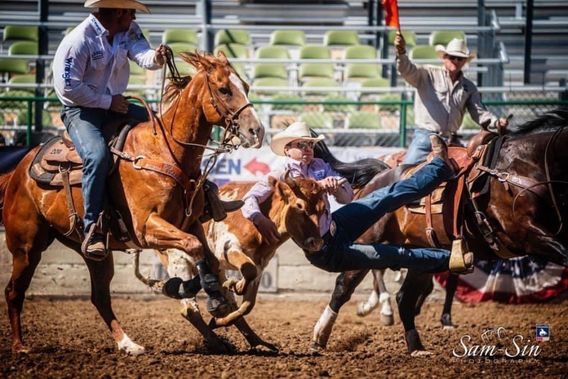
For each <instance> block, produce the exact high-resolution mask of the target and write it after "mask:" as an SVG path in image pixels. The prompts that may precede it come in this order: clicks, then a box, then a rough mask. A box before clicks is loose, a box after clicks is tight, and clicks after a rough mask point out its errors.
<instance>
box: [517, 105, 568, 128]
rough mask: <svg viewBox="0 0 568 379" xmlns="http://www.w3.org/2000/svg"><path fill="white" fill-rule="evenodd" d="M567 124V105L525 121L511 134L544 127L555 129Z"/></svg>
mask: <svg viewBox="0 0 568 379" xmlns="http://www.w3.org/2000/svg"><path fill="white" fill-rule="evenodd" d="M566 126H568V107H560V108H557V109H554V110H552V111H549V112H546V113H545V114H543V115H541V116H539V117H537V118H535V119H534V120H531V121H528V122H525V123H524V124H522V125H519V126H518V127H517V130H516V131H515V132H514V133H512V134H515V135H517V134H528V133H531V132H537V131H541V130H545V129H557V128H563V127H566Z"/></svg>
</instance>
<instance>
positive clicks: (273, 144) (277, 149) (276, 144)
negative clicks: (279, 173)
mask: <svg viewBox="0 0 568 379" xmlns="http://www.w3.org/2000/svg"><path fill="white" fill-rule="evenodd" d="M324 138H325V137H324V136H322V135H319V136H317V137H312V135H311V133H310V129H309V128H308V127H307V126H306V124H304V123H303V122H294V123H292V124H290V126H288V127H287V128H286V129H284V130H283V131H281V132H280V133H277V134H275V135H274V137H272V141H270V148H271V149H272V151H273V152H274V154H276V155H286V154H284V148H285V147H286V145H288V144H289V143H290V142H292V141H296V140H302V141H313V142H314V143H315V142H319V141H321V140H322V139H324Z"/></svg>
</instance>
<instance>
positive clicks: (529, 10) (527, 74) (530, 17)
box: [523, 0, 534, 84]
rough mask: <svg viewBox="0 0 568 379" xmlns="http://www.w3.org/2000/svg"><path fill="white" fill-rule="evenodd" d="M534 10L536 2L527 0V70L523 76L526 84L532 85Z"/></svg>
mask: <svg viewBox="0 0 568 379" xmlns="http://www.w3.org/2000/svg"><path fill="white" fill-rule="evenodd" d="M533 10H534V1H533V0H527V10H526V12H527V14H526V24H525V70H524V75H523V78H524V80H523V81H524V83H525V84H530V82H531V59H532V27H533V25H532V24H533Z"/></svg>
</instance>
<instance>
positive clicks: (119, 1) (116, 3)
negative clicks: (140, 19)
mask: <svg viewBox="0 0 568 379" xmlns="http://www.w3.org/2000/svg"><path fill="white" fill-rule="evenodd" d="M85 8H119V9H136V10H138V11H141V12H144V13H150V9H148V7H147V6H145V5H144V4H142V3H141V2H139V1H138V0H87V1H85Z"/></svg>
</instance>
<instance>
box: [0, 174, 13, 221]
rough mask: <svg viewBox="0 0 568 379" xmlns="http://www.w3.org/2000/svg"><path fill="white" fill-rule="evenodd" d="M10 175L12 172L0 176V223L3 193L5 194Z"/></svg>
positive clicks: (0, 219)
mask: <svg viewBox="0 0 568 379" xmlns="http://www.w3.org/2000/svg"><path fill="white" fill-rule="evenodd" d="M12 175H14V170H12V171H10V172H7V173H5V174H2V175H0V222H2V213H3V212H2V210H3V209H4V193H6V188H7V187H8V183H10V179H11V178H12Z"/></svg>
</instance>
